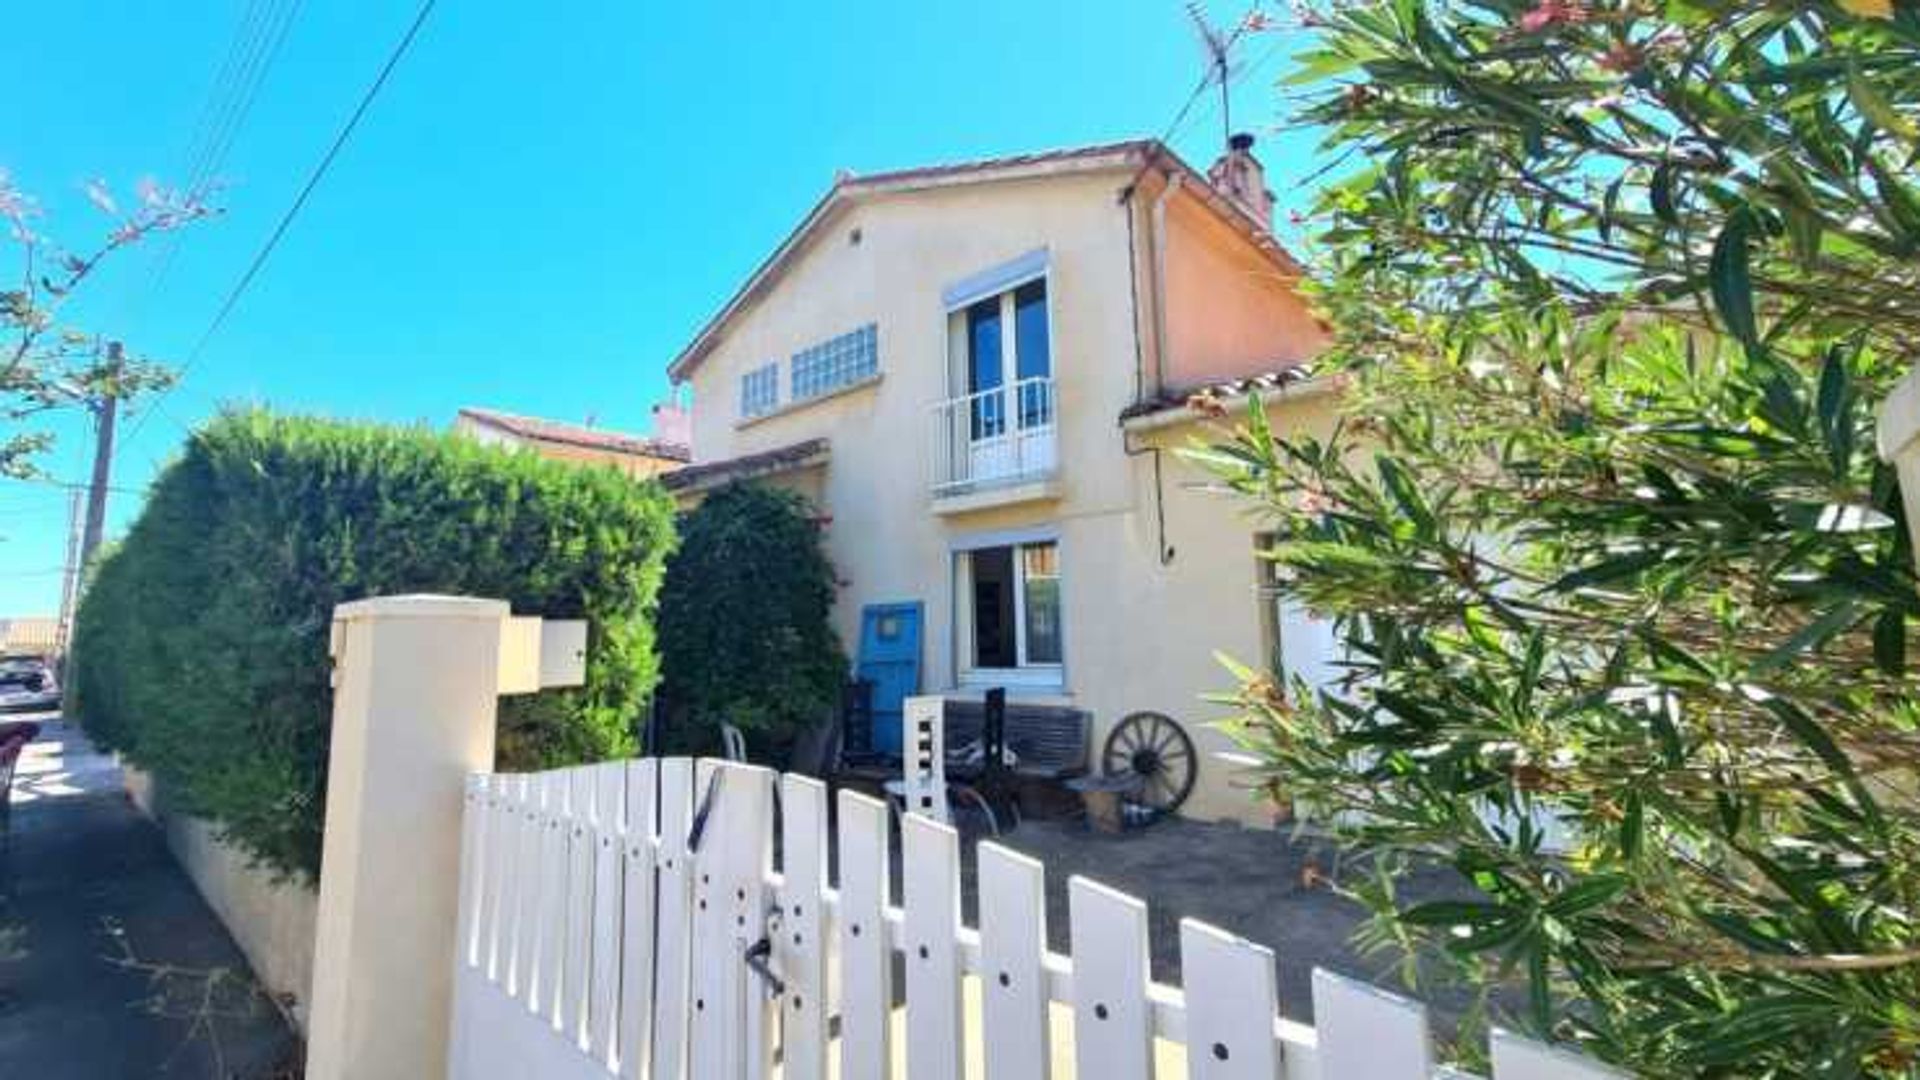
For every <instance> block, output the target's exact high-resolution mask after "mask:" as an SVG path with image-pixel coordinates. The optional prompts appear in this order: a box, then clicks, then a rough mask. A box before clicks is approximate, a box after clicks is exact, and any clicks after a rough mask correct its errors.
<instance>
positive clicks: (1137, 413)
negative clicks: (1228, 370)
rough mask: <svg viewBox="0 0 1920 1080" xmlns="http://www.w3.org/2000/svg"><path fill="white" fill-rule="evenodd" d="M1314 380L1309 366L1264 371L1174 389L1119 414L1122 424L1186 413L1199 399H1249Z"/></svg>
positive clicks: (1134, 404) (1138, 402)
mask: <svg viewBox="0 0 1920 1080" xmlns="http://www.w3.org/2000/svg"><path fill="white" fill-rule="evenodd" d="M1313 377H1314V371H1313V367H1312V366H1311V365H1310V364H1304V363H1295V364H1289V365H1287V366H1285V367H1278V368H1274V369H1273V370H1271V371H1263V372H1261V373H1260V374H1258V375H1248V376H1244V377H1242V378H1238V379H1223V380H1221V381H1219V382H1212V383H1202V384H1200V385H1197V386H1187V387H1174V388H1169V389H1167V390H1165V391H1163V392H1161V393H1160V394H1159V395H1158V396H1157V397H1153V398H1149V399H1148V400H1146V401H1136V402H1134V403H1133V404H1131V405H1129V406H1127V407H1126V408H1124V409H1122V410H1120V419H1121V420H1132V419H1135V418H1136V417H1141V416H1152V415H1154V414H1156V413H1163V412H1169V411H1171V410H1174V409H1184V408H1186V407H1187V406H1189V405H1191V404H1194V401H1195V399H1196V398H1199V399H1212V400H1214V401H1223V400H1228V399H1231V398H1240V397H1246V396H1247V395H1248V394H1253V393H1259V394H1271V393H1274V392H1276V391H1279V390H1284V389H1286V388H1287V387H1291V386H1298V385H1300V384H1301V383H1304V382H1307V381H1309V380H1311V379H1312V378H1313Z"/></svg>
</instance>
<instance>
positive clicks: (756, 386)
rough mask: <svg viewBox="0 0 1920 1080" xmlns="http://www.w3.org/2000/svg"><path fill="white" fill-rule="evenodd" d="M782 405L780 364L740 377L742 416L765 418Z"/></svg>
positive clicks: (767, 365) (755, 369)
mask: <svg viewBox="0 0 1920 1080" xmlns="http://www.w3.org/2000/svg"><path fill="white" fill-rule="evenodd" d="M779 404H780V365H779V363H778V362H774V363H770V364H766V365H764V366H761V367H757V368H754V369H753V370H752V371H749V372H747V373H746V374H744V375H742V376H740V416H741V418H742V419H746V418H748V417H754V416H765V415H766V414H768V413H770V412H772V411H773V410H774V408H775V406H777V405H779Z"/></svg>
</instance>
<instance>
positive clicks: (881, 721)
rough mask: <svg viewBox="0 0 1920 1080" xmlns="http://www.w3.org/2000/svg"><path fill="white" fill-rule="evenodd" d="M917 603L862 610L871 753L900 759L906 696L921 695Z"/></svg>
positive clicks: (863, 670) (861, 672) (862, 669)
mask: <svg viewBox="0 0 1920 1080" xmlns="http://www.w3.org/2000/svg"><path fill="white" fill-rule="evenodd" d="M920 610H921V609H920V604H919V602H918V601H914V602H910V603H902V604H868V605H867V606H866V607H864V608H861V609H860V660H859V664H858V667H859V676H860V678H862V679H866V680H868V681H870V682H872V683H873V742H872V744H871V745H872V746H873V749H874V750H875V752H877V753H881V754H888V755H891V756H894V757H898V756H899V755H900V724H901V722H902V719H903V715H904V709H905V707H906V700H907V698H909V697H911V696H913V695H914V694H917V693H919V692H920Z"/></svg>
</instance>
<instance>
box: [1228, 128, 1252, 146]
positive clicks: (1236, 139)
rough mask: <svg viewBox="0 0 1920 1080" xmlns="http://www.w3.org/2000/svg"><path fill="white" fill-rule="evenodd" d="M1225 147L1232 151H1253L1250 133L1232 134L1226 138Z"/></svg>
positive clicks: (1239, 132) (1238, 132)
mask: <svg viewBox="0 0 1920 1080" xmlns="http://www.w3.org/2000/svg"><path fill="white" fill-rule="evenodd" d="M1227 146H1228V147H1229V148H1230V149H1234V150H1251V149H1253V135H1252V133H1251V132H1246V131H1237V132H1234V133H1233V134H1232V135H1229V136H1227Z"/></svg>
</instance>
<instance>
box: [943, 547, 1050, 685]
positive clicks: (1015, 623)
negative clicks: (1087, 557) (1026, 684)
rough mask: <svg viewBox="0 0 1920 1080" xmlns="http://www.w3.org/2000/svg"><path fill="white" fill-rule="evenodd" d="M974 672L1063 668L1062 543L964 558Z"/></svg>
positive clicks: (993, 549) (990, 551) (984, 552)
mask: <svg viewBox="0 0 1920 1080" xmlns="http://www.w3.org/2000/svg"><path fill="white" fill-rule="evenodd" d="M962 560H963V566H962V569H963V570H964V571H965V573H964V574H963V575H962V579H963V580H964V581H965V582H966V584H967V588H968V593H969V595H968V597H967V599H968V601H969V602H968V605H967V612H966V614H967V615H968V616H969V619H968V622H969V624H970V627H971V634H970V637H971V645H972V657H971V659H972V664H971V665H970V666H972V667H974V668H1002V669H1005V668H1045V667H1058V666H1059V664H1060V658H1061V645H1060V638H1061V626H1060V545H1059V544H1058V543H1057V542H1055V541H1052V540H1047V541H1041V542H1036V543H1028V544H1006V545H1002V546H999V547H983V548H976V549H974V550H972V551H968V552H965V553H964V554H963V555H962Z"/></svg>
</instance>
